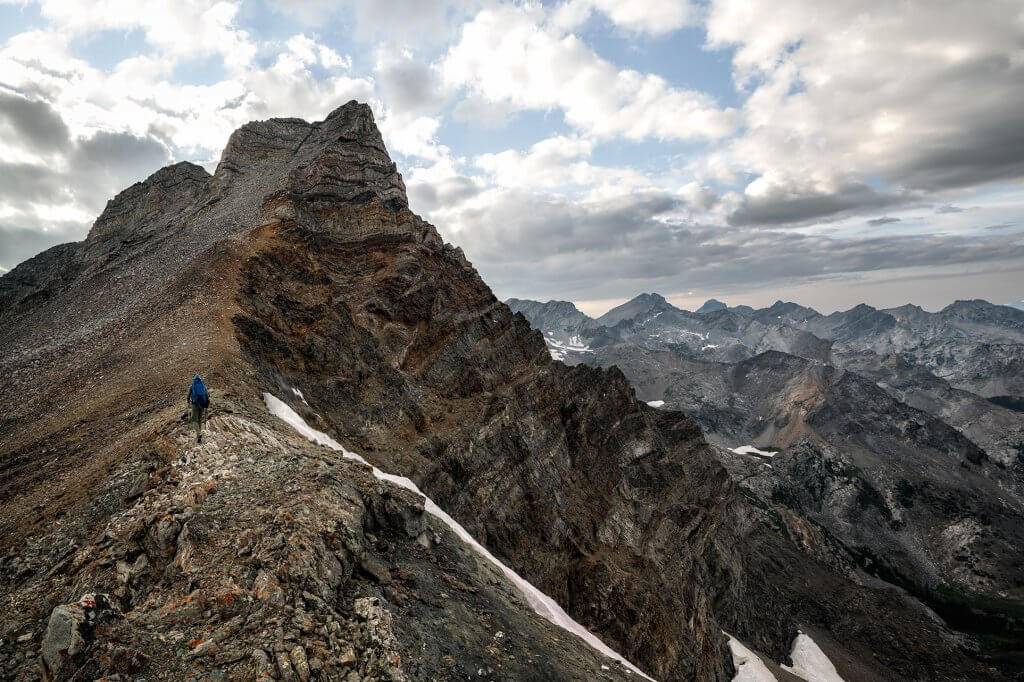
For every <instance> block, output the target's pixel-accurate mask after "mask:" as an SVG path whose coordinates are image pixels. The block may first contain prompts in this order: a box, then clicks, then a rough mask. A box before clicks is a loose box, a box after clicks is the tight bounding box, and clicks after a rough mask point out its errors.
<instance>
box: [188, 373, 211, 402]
mask: <svg viewBox="0 0 1024 682" xmlns="http://www.w3.org/2000/svg"><path fill="white" fill-rule="evenodd" d="M188 404H189V405H196V406H197V407H202V408H207V407H209V406H210V392H209V391H207V390H206V384H204V383H203V380H202V379H200V378H199V375H198V374H197V375H195V377H194V378H193V379H192V386H190V387H189V389H188Z"/></svg>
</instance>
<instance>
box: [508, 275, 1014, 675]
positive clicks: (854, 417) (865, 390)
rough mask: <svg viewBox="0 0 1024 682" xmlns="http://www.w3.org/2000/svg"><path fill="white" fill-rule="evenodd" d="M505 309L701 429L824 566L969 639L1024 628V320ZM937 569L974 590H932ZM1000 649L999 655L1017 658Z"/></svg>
mask: <svg viewBox="0 0 1024 682" xmlns="http://www.w3.org/2000/svg"><path fill="white" fill-rule="evenodd" d="M507 303H508V305H509V307H510V308H511V309H512V310H514V311H517V312H521V313H522V314H523V315H524V316H525V317H526V319H527V320H528V321H529V322H530V323H531V324H532V325H533V326H534V327H536V328H537V329H538V330H540V331H541V332H542V333H543V335H544V338H545V341H546V342H547V344H548V348H549V351H550V353H551V355H552V356H553V357H555V358H556V359H559V360H562V361H564V362H566V363H567V364H588V365H593V366H596V367H606V368H611V367H617V368H618V369H620V370H621V371H622V372H623V373H624V374H625V376H626V377H627V378H628V379H629V380H630V382H631V383H632V384H633V386H634V388H635V390H636V392H637V397H638V398H639V399H641V400H643V401H646V402H648V403H649V404H651V405H653V406H655V407H658V408H659V409H663V410H679V411H682V412H684V413H686V414H687V415H688V416H690V417H692V418H693V419H695V420H696V421H697V422H698V423H699V424H700V425H701V427H702V429H703V430H704V433H705V435H706V436H707V438H708V439H709V440H710V441H711V442H713V443H715V444H717V445H718V446H719V450H718V452H719V456H720V459H721V461H722V462H723V464H725V466H726V467H727V469H729V471H730V473H731V474H732V475H733V477H734V479H735V480H736V481H737V482H738V483H739V485H740V486H741V487H742V488H743V489H744V490H745V491H746V492H747V494H748V495H749V496H750V498H751V499H754V500H757V501H758V502H757V503H758V504H760V505H763V507H764V508H765V509H769V510H774V513H778V514H782V515H783V517H786V515H790V517H791V518H792V519H799V520H800V522H799V523H798V524H797V526H798V527H799V525H800V524H807V526H806V527H807V528H808V529H811V528H813V529H816V530H813V531H811V530H808V532H811V533H814V534H819V533H821V534H824V536H825V537H827V541H826V542H825V543H824V544H825V545H827V546H828V547H829V549H827V550H821V551H822V552H823V560H825V561H827V562H838V563H839V564H843V563H847V562H849V563H852V565H854V566H857V567H858V568H857V570H858V571H863V572H865V574H869V575H871V576H872V579H874V580H882V581H884V582H885V583H886V584H890V585H895V586H898V587H899V588H901V589H903V590H906V591H907V592H908V593H910V594H912V595H914V596H915V597H916V598H917V599H918V600H919V601H920V603H922V604H923V605H926V606H927V607H928V608H929V609H931V610H933V611H935V612H937V613H939V614H940V615H941V616H942V617H943V618H945V619H947V621H948V622H953V623H956V624H958V626H959V627H962V628H963V629H964V630H965V631H969V632H971V633H973V634H983V635H985V636H989V635H991V634H992V632H993V630H994V631H998V632H1000V633H1009V632H1013V633H1015V635H1014V636H1016V637H1020V636H1021V635H1022V634H1024V630H1022V627H1024V626H1022V621H1021V617H1020V613H1021V610H1020V609H1021V606H1022V601H1021V597H1022V592H1021V587H1022V586H1024V582H1022V580H1024V570H1022V568H1021V564H1020V560H1019V556H1020V554H1019V551H1020V549H1019V548H1020V547H1022V546H1024V528H1022V527H1021V525H1020V524H1021V521H1022V520H1024V411H1022V410H1024V399H1022V396H1024V311H1021V310H1018V309H1016V308H1014V307H1010V306H1001V305H993V304H991V303H989V302H987V301H982V300H969V301H957V302H955V303H953V304H951V305H949V306H946V307H945V308H943V309H942V310H940V311H938V312H935V313H929V312H927V311H925V310H923V309H922V308H920V307H919V306H915V305H905V306H901V307H898V308H891V309H886V310H878V309H876V308H873V307H871V306H868V305H863V304H862V305H858V306H855V307H854V308H851V309H850V310H847V311H842V312H836V313H832V314H830V315H822V314H821V313H819V312H817V311H816V310H814V309H812V308H808V307H806V306H802V305H799V304H797V303H792V302H784V301H777V302H776V303H774V304H773V305H771V306H769V307H767V308H761V309H753V308H750V307H747V306H736V307H730V306H727V305H726V304H724V303H722V302H720V301H717V300H714V299H712V300H709V301H708V302H707V303H705V304H704V305H702V306H701V307H700V308H699V309H698V310H697V311H688V310H683V309H680V308H678V307H676V306H673V305H672V304H671V303H669V302H668V301H667V300H666V299H665V298H664V297H663V296H660V295H658V294H655V293H647V294H641V295H640V296H637V297H636V298H634V299H632V300H630V301H628V302H626V303H624V304H622V305H620V306H617V307H615V308H613V309H611V310H609V311H608V312H606V313H605V314H604V315H601V316H600V317H598V318H596V319H593V318H590V317H588V316H587V315H585V314H583V313H582V312H580V311H579V310H577V309H576V307H575V306H573V305H572V304H571V303H568V302H566V301H552V302H549V303H538V302H536V301H521V300H516V299H512V300H509V301H508V302H507ZM787 523H788V524H789V525H790V526H791V527H792V524H793V523H794V521H792V520H791V521H788V522H787ZM818 542H820V539H819V540H815V543H816V544H817V543H818ZM939 576H947V578H946V580H948V579H949V576H955V580H956V581H957V583H958V585H960V586H961V587H959V588H957V589H965V590H966V591H965V592H956V591H955V590H946V591H943V590H936V589H935V587H934V586H935V585H936V584H937V582H938V583H941V582H943V579H942V578H940V577H939ZM996 586H999V587H996ZM968 593H976V594H975V597H968V596H967V594H968ZM982 594H986V595H988V596H987V597H985V598H984V599H982V598H980V596H979V595H982ZM983 604H984V606H982V605H983ZM981 611H983V612H984V617H981V616H980V612H981ZM972 614H973V615H972ZM993 641H997V642H998V643H999V645H998V646H997V647H996V649H997V651H996V652H994V653H993V654H992V656H993V660H1003V661H1004V662H1005V660H1014V661H1015V660H1018V659H1017V657H1019V656H1020V655H1021V652H1020V648H1019V646H1018V645H1016V644H1010V643H1009V642H1008V640H1001V639H998V638H997V639H996V640H993ZM1019 641H1020V640H1018V644H1019Z"/></svg>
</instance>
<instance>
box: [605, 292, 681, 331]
mask: <svg viewBox="0 0 1024 682" xmlns="http://www.w3.org/2000/svg"><path fill="white" fill-rule="evenodd" d="M666 310H676V307H675V306H673V305H672V304H671V303H669V302H668V301H667V300H665V297H664V296H662V295H661V294H655V293H644V294H639V295H637V296H634V297H633V298H631V299H630V300H628V301H626V302H625V303H623V304H622V305H619V306H615V307H614V308H612V309H611V310H609V311H608V312H606V313H605V314H604V315H602V316H601V317H599V318H597V322H598V323H600V324H602V325H604V326H606V327H614V326H615V325H616V324H618V323H619V322H622V321H623V320H631V319H634V318H636V317H640V316H642V315H650V314H654V313H659V312H664V311H666Z"/></svg>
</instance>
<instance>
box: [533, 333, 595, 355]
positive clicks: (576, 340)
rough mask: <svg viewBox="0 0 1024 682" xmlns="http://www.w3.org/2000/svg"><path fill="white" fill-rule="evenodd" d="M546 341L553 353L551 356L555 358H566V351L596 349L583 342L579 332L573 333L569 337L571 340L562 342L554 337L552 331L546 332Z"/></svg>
mask: <svg viewBox="0 0 1024 682" xmlns="http://www.w3.org/2000/svg"><path fill="white" fill-rule="evenodd" d="M544 341H545V343H547V345H548V352H549V353H551V357H552V358H553V359H554V360H563V361H564V360H565V357H566V353H593V352H594V351H593V350H592V349H591V348H590V346H589V345H587V344H586V343H584V342H583V339H581V338H580V337H579V335H577V334H573V335H572V336H571V337H569V340H568V341H566V342H565V343H562V342H561V341H559V340H558V339H556V338H555V337H554V335H553V334H551V333H550V332H545V334H544Z"/></svg>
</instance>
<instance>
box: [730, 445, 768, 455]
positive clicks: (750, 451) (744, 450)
mask: <svg viewBox="0 0 1024 682" xmlns="http://www.w3.org/2000/svg"><path fill="white" fill-rule="evenodd" d="M732 452H735V453H736V454H737V455H759V456H761V457H774V456H775V455H777V454H779V452H778V450H775V451H772V452H766V451H764V450H758V449H757V448H755V447H754V446H753V445H741V446H739V447H738V448H733V449H732Z"/></svg>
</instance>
